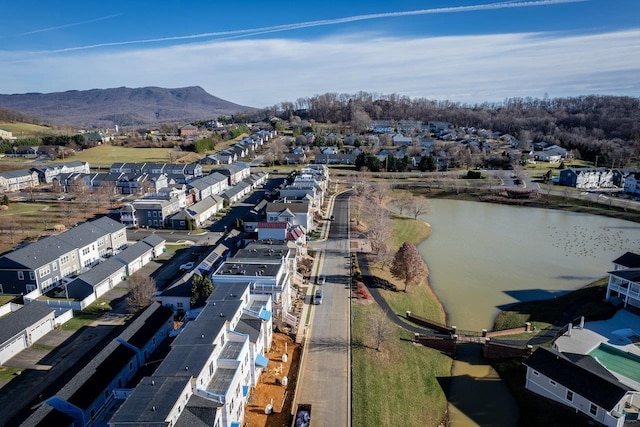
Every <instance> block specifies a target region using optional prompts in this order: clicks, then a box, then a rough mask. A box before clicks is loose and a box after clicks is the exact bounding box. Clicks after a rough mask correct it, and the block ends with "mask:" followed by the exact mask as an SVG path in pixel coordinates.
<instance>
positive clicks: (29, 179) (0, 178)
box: [0, 169, 40, 192]
mask: <svg viewBox="0 0 640 427" xmlns="http://www.w3.org/2000/svg"><path fill="white" fill-rule="evenodd" d="M38 184H40V180H39V179H38V173H37V172H35V171H32V170H27V169H18V170H13V171H7V172H0V191H5V192H8V191H20V190H24V189H26V188H33V187H37V186H38Z"/></svg>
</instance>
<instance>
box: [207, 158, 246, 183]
mask: <svg viewBox="0 0 640 427" xmlns="http://www.w3.org/2000/svg"><path fill="white" fill-rule="evenodd" d="M211 172H212V173H213V172H218V173H219V174H222V175H224V176H226V177H227V179H228V181H229V185H230V186H231V185H235V184H237V183H239V182H240V181H242V180H243V179H245V178H248V177H249V175H251V168H250V167H249V166H248V165H246V164H245V163H232V164H230V165H224V166H220V167H218V168H215V169H213V170H212V171H211Z"/></svg>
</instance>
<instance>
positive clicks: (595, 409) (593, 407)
mask: <svg viewBox="0 0 640 427" xmlns="http://www.w3.org/2000/svg"><path fill="white" fill-rule="evenodd" d="M589 413H590V414H591V415H598V407H597V406H596V405H594V404H593V403H592V404H591V405H589Z"/></svg>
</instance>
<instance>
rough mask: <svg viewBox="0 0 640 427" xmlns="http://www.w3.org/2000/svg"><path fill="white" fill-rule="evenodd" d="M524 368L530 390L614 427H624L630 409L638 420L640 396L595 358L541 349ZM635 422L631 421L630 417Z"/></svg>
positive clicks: (527, 386) (528, 360)
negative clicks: (525, 368)
mask: <svg viewBox="0 0 640 427" xmlns="http://www.w3.org/2000/svg"><path fill="white" fill-rule="evenodd" d="M524 365H525V366H526V367H527V373H526V384H525V387H526V389H527V390H529V391H532V392H533V393H536V394H538V395H540V396H542V397H545V398H547V399H551V400H553V401H555V402H558V403H560V404H562V405H565V406H568V407H569V408H571V409H573V410H575V411H576V412H581V413H582V414H585V415H586V416H588V417H590V418H592V419H594V420H595V421H598V422H599V423H602V424H604V425H605V426H610V427H622V426H623V425H624V423H625V415H626V414H627V412H628V410H629V409H633V410H635V417H636V419H637V413H638V412H637V411H638V407H640V393H638V392H637V391H634V390H633V389H632V388H631V387H628V386H626V385H624V384H622V383H620V382H619V381H618V380H617V378H616V377H615V376H613V375H612V374H611V373H609V371H607V370H606V369H605V368H604V367H603V366H602V365H600V364H599V363H598V362H597V361H596V360H595V359H593V358H592V357H591V356H588V355H587V356H584V355H576V354H568V353H560V352H558V351H556V350H552V349H548V348H545V347H540V348H538V349H537V350H536V351H535V352H534V353H533V354H532V355H531V356H529V358H528V359H527V360H525V362H524ZM629 419H631V417H629Z"/></svg>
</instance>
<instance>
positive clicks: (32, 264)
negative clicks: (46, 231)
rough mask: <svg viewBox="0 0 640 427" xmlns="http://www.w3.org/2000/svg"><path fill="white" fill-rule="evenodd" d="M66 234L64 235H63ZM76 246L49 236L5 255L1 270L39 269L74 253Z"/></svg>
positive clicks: (0, 266) (0, 263)
mask: <svg viewBox="0 0 640 427" xmlns="http://www.w3.org/2000/svg"><path fill="white" fill-rule="evenodd" d="M63 234H64V233H63ZM75 249H76V246H75V245H73V244H71V243H67V242H66V241H65V240H61V239H59V238H58V236H49V237H45V238H43V239H40V240H38V241H37V242H33V243H31V244H29V245H27V246H24V247H22V248H20V249H18V250H15V251H13V252H10V253H8V254H5V255H4V256H2V257H1V258H0V268H28V269H32V270H34V269H37V268H40V267H42V266H43V265H45V264H48V263H50V262H53V261H55V260H57V259H58V258H59V257H60V256H62V255H64V254H67V253H69V252H73V251H74V250H75Z"/></svg>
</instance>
